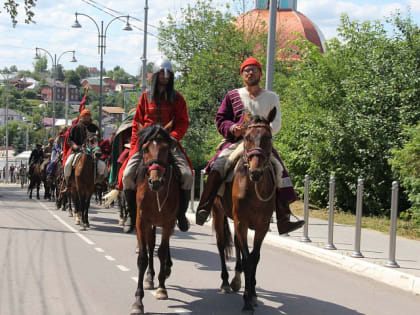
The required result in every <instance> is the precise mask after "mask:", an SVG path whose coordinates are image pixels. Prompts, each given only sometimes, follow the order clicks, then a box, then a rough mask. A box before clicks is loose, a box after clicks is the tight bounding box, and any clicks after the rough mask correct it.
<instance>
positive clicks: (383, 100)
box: [276, 14, 420, 215]
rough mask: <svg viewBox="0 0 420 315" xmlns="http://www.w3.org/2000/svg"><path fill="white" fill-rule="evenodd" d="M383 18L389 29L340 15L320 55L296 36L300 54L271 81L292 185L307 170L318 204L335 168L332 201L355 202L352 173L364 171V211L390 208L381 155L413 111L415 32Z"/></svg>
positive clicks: (387, 154) (419, 82)
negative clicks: (281, 80) (285, 76)
mask: <svg viewBox="0 0 420 315" xmlns="http://www.w3.org/2000/svg"><path fill="white" fill-rule="evenodd" d="M387 22H388V23H390V24H391V25H392V26H393V27H394V32H393V33H392V34H388V33H387V32H386V30H385V29H386V27H385V25H384V23H381V22H380V21H374V22H370V21H367V22H359V21H351V20H350V19H349V18H348V17H347V16H345V15H344V16H343V17H342V19H341V26H340V27H339V28H338V31H339V37H340V41H339V40H337V39H335V40H332V41H330V42H329V43H328V47H327V53H325V54H324V55H321V54H320V53H319V50H318V49H316V47H314V46H313V45H311V44H310V43H308V42H306V41H304V40H303V39H302V38H301V39H300V40H297V41H295V44H296V45H298V46H299V47H300V55H301V58H302V60H303V61H302V62H298V63H296V64H295V65H294V67H293V69H292V70H291V71H292V72H293V76H291V79H290V80H289V81H288V84H287V85H286V86H284V85H283V87H279V86H278V85H277V87H276V90H277V91H278V92H279V94H280V96H281V98H282V102H283V113H282V114H283V117H284V118H283V121H284V125H283V128H282V134H281V135H280V136H279V142H280V144H279V145H278V147H280V149H281V151H282V154H283V156H284V157H285V158H286V164H287V165H288V167H289V168H290V172H291V174H292V175H294V176H295V179H296V182H297V186H298V187H300V188H302V186H303V183H302V181H303V177H304V175H305V174H306V173H308V174H310V175H311V177H312V181H311V200H312V201H314V202H317V203H320V204H321V205H326V203H327V199H328V196H327V193H328V180H329V177H330V175H331V174H335V177H336V196H337V204H338V206H339V207H341V208H343V209H354V208H355V201H356V200H355V196H356V188H357V187H356V186H357V179H358V178H363V179H364V180H365V184H364V187H365V194H364V212H365V213H367V214H380V215H386V214H388V212H389V208H390V195H391V194H390V188H391V182H392V180H393V172H392V170H391V167H390V165H389V164H388V161H389V160H390V159H391V158H392V149H393V148H401V147H402V144H403V140H404V136H403V133H402V130H403V126H404V125H414V124H416V123H417V122H418V121H419V118H420V108H419V106H418V104H419V102H420V79H419V76H418V73H419V70H420V69H419V68H420V45H419V39H420V37H419V36H420V35H419V34H420V33H419V30H418V27H417V26H416V25H414V24H412V22H411V21H410V19H409V18H408V19H403V18H401V17H400V16H399V15H398V14H396V15H395V16H394V17H393V18H391V19H388V20H387ZM400 205H401V207H406V204H404V202H402V203H400Z"/></svg>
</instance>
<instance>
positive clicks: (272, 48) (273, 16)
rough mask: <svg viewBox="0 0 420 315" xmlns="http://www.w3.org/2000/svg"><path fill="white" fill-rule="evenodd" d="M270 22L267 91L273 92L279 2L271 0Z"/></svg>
mask: <svg viewBox="0 0 420 315" xmlns="http://www.w3.org/2000/svg"><path fill="white" fill-rule="evenodd" d="M269 14H270V21H269V24H268V46H267V68H266V80H265V89H266V90H269V91H272V90H273V80H274V56H275V52H276V20H277V0H270V13H269Z"/></svg>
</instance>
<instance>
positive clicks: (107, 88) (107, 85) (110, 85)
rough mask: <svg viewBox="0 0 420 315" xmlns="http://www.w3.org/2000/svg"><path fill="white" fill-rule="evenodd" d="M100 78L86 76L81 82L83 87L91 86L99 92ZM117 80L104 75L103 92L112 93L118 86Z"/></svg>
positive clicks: (90, 87)
mask: <svg viewBox="0 0 420 315" xmlns="http://www.w3.org/2000/svg"><path fill="white" fill-rule="evenodd" d="M100 82H101V81H100V78H99V77H92V78H85V79H83V80H82V81H81V82H80V83H81V84H82V86H83V87H85V88H86V87H89V89H91V90H92V91H94V92H95V93H97V94H99V91H100V89H101V88H100ZM117 84H118V83H117V82H115V81H114V80H112V79H111V78H109V77H104V78H103V79H102V93H111V92H114V91H115V88H116V86H117Z"/></svg>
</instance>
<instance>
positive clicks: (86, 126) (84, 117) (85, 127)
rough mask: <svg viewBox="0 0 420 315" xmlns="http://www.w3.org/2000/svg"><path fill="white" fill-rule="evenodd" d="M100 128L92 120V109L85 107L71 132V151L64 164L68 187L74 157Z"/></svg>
mask: <svg viewBox="0 0 420 315" xmlns="http://www.w3.org/2000/svg"><path fill="white" fill-rule="evenodd" d="M98 133H99V128H98V127H97V126H96V125H95V124H94V123H93V122H92V117H91V113H90V110H88V109H84V110H83V111H82V112H81V113H80V120H79V122H78V123H77V124H76V125H74V126H73V127H72V128H71V130H70V133H69V138H68V141H69V144H70V147H71V153H70V154H69V156H68V157H67V160H66V164H65V165H64V178H65V182H66V187H67V186H68V185H69V179H70V176H71V172H72V165H73V159H74V157H75V156H76V153H78V152H79V151H80V149H81V148H82V146H83V145H84V144H85V143H86V140H87V139H88V137H89V135H90V134H98Z"/></svg>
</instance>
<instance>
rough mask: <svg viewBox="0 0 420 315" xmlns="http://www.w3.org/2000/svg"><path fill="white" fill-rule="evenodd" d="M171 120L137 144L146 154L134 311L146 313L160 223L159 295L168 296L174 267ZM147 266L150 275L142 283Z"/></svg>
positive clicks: (175, 186) (139, 196)
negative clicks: (171, 240) (145, 300)
mask: <svg viewBox="0 0 420 315" xmlns="http://www.w3.org/2000/svg"><path fill="white" fill-rule="evenodd" d="M170 124H171V123H169V124H168V125H167V126H165V127H163V128H162V127H161V126H159V125H151V126H148V127H145V128H143V129H142V130H140V132H139V144H138V145H139V149H140V153H141V154H142V157H143V158H142V160H143V161H142V164H141V166H140V168H139V170H138V171H139V172H138V177H137V183H138V184H137V193H136V200H137V220H136V228H137V240H138V246H139V248H138V259H137V266H138V269H139V277H138V286H137V290H136V293H135V302H134V304H133V305H132V308H131V315H138V314H144V305H143V297H144V289H153V288H154V281H153V278H154V275H155V272H154V268H153V252H154V248H155V241H156V227H157V226H158V227H161V228H162V241H161V244H160V246H159V249H158V257H159V260H160V271H159V275H158V280H159V287H158V289H157V291H156V298H157V299H158V300H163V299H167V298H168V293H167V291H166V288H165V280H166V279H167V278H168V277H169V275H170V273H171V267H172V260H171V256H170V248H169V239H170V236H171V234H172V233H173V231H174V227H175V223H176V220H177V212H178V207H179V195H180V193H179V192H180V189H181V188H180V183H179V179H178V176H177V174H176V169H175V164H174V161H173V158H172V156H171V155H170V149H171V146H172V145H176V143H174V141H173V140H172V139H171V137H170V136H169V133H168V130H169V129H170V126H169V125H170ZM147 268H148V269H147ZM146 269H147V275H146V279H145V281H144V285H143V278H144V275H145V273H146Z"/></svg>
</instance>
